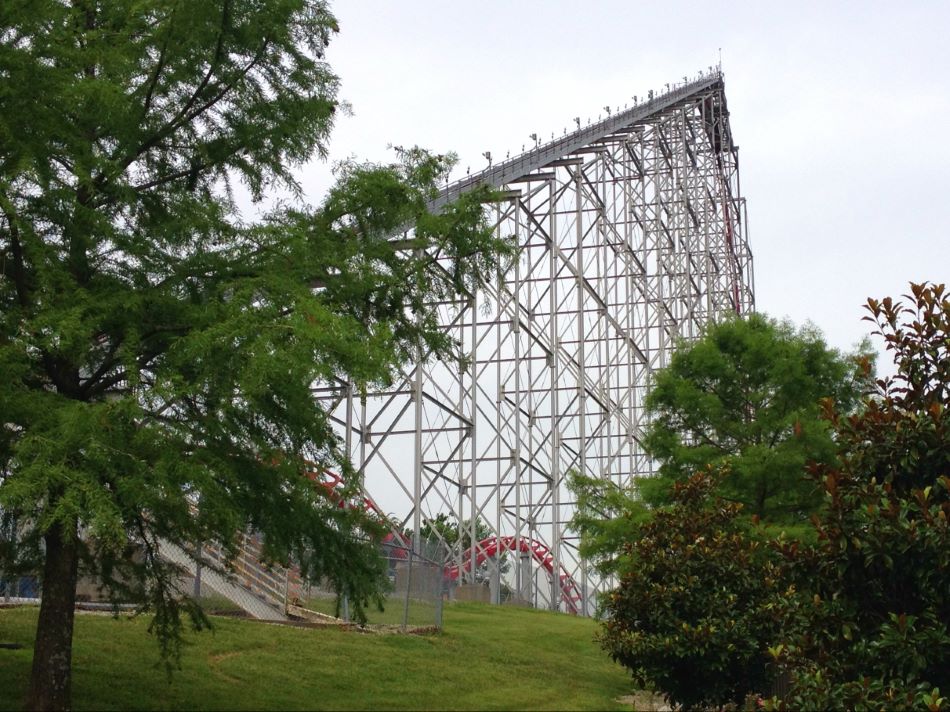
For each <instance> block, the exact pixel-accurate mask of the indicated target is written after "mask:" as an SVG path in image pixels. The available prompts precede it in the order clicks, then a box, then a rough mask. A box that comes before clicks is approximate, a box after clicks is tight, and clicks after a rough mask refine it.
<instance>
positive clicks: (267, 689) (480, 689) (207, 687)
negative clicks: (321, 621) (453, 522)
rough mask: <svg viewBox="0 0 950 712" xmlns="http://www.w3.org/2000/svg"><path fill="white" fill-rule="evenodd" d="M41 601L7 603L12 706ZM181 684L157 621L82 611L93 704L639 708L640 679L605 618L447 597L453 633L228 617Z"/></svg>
mask: <svg viewBox="0 0 950 712" xmlns="http://www.w3.org/2000/svg"><path fill="white" fill-rule="evenodd" d="M36 612H37V611H36V609H35V608H19V609H0V642H7V643H10V642H14V643H21V644H23V645H24V646H25V647H24V648H23V649H21V650H3V649H0V709H18V708H19V707H20V705H21V703H22V699H23V695H24V693H25V691H26V687H27V678H28V675H29V670H30V661H31V657H32V650H31V646H32V641H33V631H34V626H35V625H36ZM214 623H215V630H214V631H213V632H203V633H199V634H195V635H189V636H188V638H187V646H186V649H185V651H184V654H183V656H182V669H181V670H180V671H178V672H175V673H174V674H173V675H172V677H171V680H169V678H168V677H167V676H166V674H165V671H164V669H163V668H161V667H160V666H159V665H158V654H157V647H156V645H155V641H154V639H153V638H152V637H151V636H149V635H148V634H147V632H146V628H147V625H148V621H147V620H146V619H145V618H128V617H124V618H119V619H113V618H111V617H109V616H95V615H78V616H77V618H76V633H75V642H74V653H73V670H74V677H73V704H74V708H75V709H77V710H84V709H183V708H184V709H274V708H278V709H302V708H306V709H629V707H625V706H624V705H622V704H620V703H618V702H617V699H618V698H619V697H620V696H622V695H627V694H630V693H631V691H632V687H631V683H630V680H629V677H628V676H627V675H626V673H625V672H624V671H623V669H622V668H620V667H619V666H617V665H615V664H614V663H612V662H611V661H610V659H609V658H607V656H606V655H605V654H604V653H603V652H601V651H600V649H599V648H598V647H597V645H596V644H595V643H594V642H593V640H592V637H593V634H594V631H595V629H596V623H594V621H592V620H589V619H585V618H579V617H573V616H567V615H561V614H555V613H549V612H544V611H535V610H531V609H524V608H509V607H499V606H488V605H485V604H476V603H466V604H453V605H446V607H445V628H444V631H443V632H442V633H440V634H435V635H429V636H413V635H367V634H363V633H357V632H348V631H340V630H335V629H325V628H320V629H315V628H293V627H288V626H278V625H268V624H264V623H259V622H255V621H248V620H237V619H230V618H215V619H214Z"/></svg>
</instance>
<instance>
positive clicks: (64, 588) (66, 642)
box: [26, 524, 79, 710]
mask: <svg viewBox="0 0 950 712" xmlns="http://www.w3.org/2000/svg"><path fill="white" fill-rule="evenodd" d="M44 540H45V542H46V562H45V564H44V565H43V599H42V603H41V604H40V617H39V621H38V622H37V625H36V643H35V645H34V646H33V671H32V674H31V677H30V696H29V697H28V698H27V702H26V709H28V710H68V709H69V707H70V687H71V684H70V683H71V680H72V654H73V618H74V617H75V611H76V577H77V571H78V564H79V544H78V541H77V539H76V528H75V525H74V526H72V527H66V528H64V527H63V526H62V525H61V524H56V525H55V526H54V527H53V528H52V529H50V530H49V531H48V532H47V533H46V536H45V537H44Z"/></svg>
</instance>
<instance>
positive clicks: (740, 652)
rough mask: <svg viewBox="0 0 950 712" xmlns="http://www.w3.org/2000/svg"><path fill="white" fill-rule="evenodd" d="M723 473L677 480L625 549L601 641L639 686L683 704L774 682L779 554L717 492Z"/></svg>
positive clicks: (728, 698) (739, 694)
mask: <svg viewBox="0 0 950 712" xmlns="http://www.w3.org/2000/svg"><path fill="white" fill-rule="evenodd" d="M723 476H724V473H715V474H714V473H713V472H711V471H705V472H701V473H698V474H696V475H694V476H693V477H691V478H690V479H688V480H687V481H686V482H683V483H677V484H676V485H674V490H673V504H672V505H671V506H670V507H668V508H665V509H661V510H657V511H656V512H655V514H654V516H653V517H652V518H651V519H650V520H649V521H648V522H645V523H643V524H642V525H641V527H640V530H639V536H638V538H637V539H636V540H635V542H633V543H631V544H629V545H628V546H627V550H626V552H625V555H624V556H623V558H622V564H621V572H622V573H621V579H620V585H619V586H618V588H617V589H616V590H615V591H613V592H612V593H610V594H609V595H608V597H607V599H606V601H605V605H604V612H605V613H606V615H607V616H608V620H607V621H606V623H605V625H604V627H603V629H602V632H601V633H600V636H599V637H600V642H601V644H602V645H603V647H604V648H605V649H606V650H607V651H608V652H609V653H610V654H611V656H612V657H613V658H614V659H615V660H616V661H617V662H619V663H621V664H622V665H624V666H625V667H627V668H628V669H629V670H630V671H631V672H632V673H633V678H634V680H635V681H636V682H637V683H638V684H639V685H641V686H646V687H652V688H653V689H655V690H656V691H657V692H659V693H661V694H662V695H663V696H664V697H665V698H666V699H667V700H668V701H669V702H670V703H672V704H674V705H684V706H686V707H694V706H702V705H716V706H718V705H723V704H726V703H730V702H732V703H737V704H738V703H740V702H742V700H743V699H744V698H745V697H746V694H747V693H748V692H749V691H756V692H764V691H767V690H769V689H770V687H771V681H772V679H773V677H774V671H773V670H772V669H771V666H770V661H769V658H768V656H767V654H766V650H767V648H768V645H769V643H770V642H771V641H772V640H773V639H774V638H775V636H776V635H777V634H778V623H779V619H778V617H777V616H776V614H775V612H774V611H775V607H774V606H770V605H769V604H770V602H771V601H772V599H774V598H775V597H776V596H780V595H781V594H782V593H783V592H784V583H783V580H782V575H781V570H780V567H779V561H780V557H779V556H778V554H777V551H776V550H775V549H774V548H773V547H771V546H769V545H768V544H767V543H766V542H764V541H761V540H760V539H759V537H758V536H757V535H756V533H755V532H754V531H750V530H749V529H748V527H747V525H746V524H744V523H743V522H742V521H740V520H738V519H737V516H738V513H739V510H740V508H741V505H738V504H735V503H728V502H725V501H723V500H722V499H719V498H717V497H714V496H712V492H713V490H714V489H715V488H716V487H717V486H718V485H719V483H720V480H721V478H722V477H723Z"/></svg>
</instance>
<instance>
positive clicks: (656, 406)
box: [640, 314, 870, 523]
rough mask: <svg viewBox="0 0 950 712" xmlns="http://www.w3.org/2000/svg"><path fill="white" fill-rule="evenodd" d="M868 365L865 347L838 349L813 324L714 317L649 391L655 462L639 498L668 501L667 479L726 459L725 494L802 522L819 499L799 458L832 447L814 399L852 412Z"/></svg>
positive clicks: (649, 441) (649, 440) (750, 509)
mask: <svg viewBox="0 0 950 712" xmlns="http://www.w3.org/2000/svg"><path fill="white" fill-rule="evenodd" d="M869 373H870V361H869V359H868V358H867V357H866V356H865V357H860V358H857V357H845V356H842V355H841V354H839V353H838V352H836V351H834V350H833V349H830V348H828V347H827V346H826V345H825V343H824V340H823V339H822V337H821V335H820V334H819V333H818V332H817V330H815V329H814V328H811V327H805V328H802V329H795V328H794V327H793V326H792V325H790V324H788V323H783V322H777V321H774V320H771V319H768V318H766V317H764V316H762V315H759V314H752V315H749V316H748V317H746V318H733V319H728V320H726V321H722V322H719V323H716V324H713V325H711V326H710V328H709V330H708V331H707V332H706V333H705V334H704V336H703V337H702V338H701V339H699V340H698V341H696V342H694V343H690V344H683V345H681V346H680V347H679V348H678V349H677V350H676V351H675V352H674V354H673V356H672V358H671V359H670V364H669V366H668V367H667V368H665V369H664V370H662V371H660V372H659V373H657V375H656V378H655V381H654V383H653V385H652V387H651V390H650V393H649V394H648V396H647V399H646V406H647V409H648V412H649V413H650V414H651V416H652V421H651V424H650V426H649V427H648V430H647V434H646V438H645V441H644V448H645V449H646V451H647V452H648V453H649V454H650V455H651V456H652V457H653V458H654V459H656V460H657V461H658V462H659V464H660V467H659V471H658V476H657V477H656V478H652V479H648V480H645V481H643V482H642V483H641V485H640V492H641V495H642V497H643V500H644V501H645V502H647V503H648V504H650V505H653V506H657V505H661V504H664V503H667V502H669V501H670V491H671V490H670V486H671V484H672V483H674V482H681V481H683V480H685V479H686V478H688V477H689V476H690V475H692V474H693V473H694V472H696V471H697V470H700V469H702V468H704V467H706V466H707V465H710V464H712V465H716V466H720V465H722V466H725V467H726V468H727V471H728V473H729V474H728V475H727V476H726V478H725V479H724V480H723V482H722V485H721V488H720V494H721V496H723V497H725V498H726V499H729V500H731V501H735V502H739V503H741V504H743V505H745V512H746V513H748V514H751V515H756V516H758V517H760V518H762V519H764V520H766V521H774V522H782V523H785V522H795V521H803V520H804V519H806V518H807V515H808V514H810V513H811V512H813V511H814V510H815V509H816V507H817V506H818V504H819V503H820V501H821V498H820V493H819V492H817V491H816V489H815V487H814V485H813V483H811V482H809V481H807V480H806V479H805V478H804V477H803V475H802V473H803V471H804V467H805V464H806V462H809V461H817V462H831V461H833V459H834V452H835V448H834V443H833V440H832V436H831V432H830V429H829V427H828V425H827V423H826V422H825V421H823V420H822V419H821V413H820V409H819V406H818V403H819V401H820V400H821V399H822V398H830V399H831V400H832V401H833V402H834V403H835V405H836V407H838V408H839V409H840V411H841V412H843V413H847V412H850V411H851V410H852V408H853V407H854V405H855V404H856V402H857V400H858V398H859V396H860V395H861V393H862V390H863V389H864V388H865V387H866V385H867V381H868V376H869Z"/></svg>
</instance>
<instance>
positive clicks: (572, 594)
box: [445, 536, 581, 614]
mask: <svg viewBox="0 0 950 712" xmlns="http://www.w3.org/2000/svg"><path fill="white" fill-rule="evenodd" d="M473 548H474V550H475V566H480V565H481V564H482V563H484V561H485V560H486V559H489V558H491V557H493V556H496V555H497V554H499V553H503V552H505V551H518V552H521V553H524V554H531V557H532V558H533V559H534V560H535V561H536V562H537V563H538V564H539V565H540V566H542V567H543V568H544V569H545V570H547V572H548V573H549V574H551V576H554V575H555V571H554V556H553V555H552V554H551V551H550V550H549V549H548V547H547V546H545V545H544V544H542V543H541V542H540V541H536V540H534V539H527V538H525V537H513V536H490V537H487V538H485V539H482V540H481V541H480V542H478V543H477V544H476V545H475V546H474V547H473ZM462 561H463V562H464V563H463V564H462V567H461V571H470V570H471V568H472V549H468V550H467V551H466V552H464V553H463V554H462ZM558 569H559V571H558V573H557V576H558V583H559V585H560V588H561V600H562V601H564V604H565V606H567V610H568V611H569V612H571V613H574V614H577V612H578V602H579V601H580V600H581V591H580V589H579V588H578V586H577V583H575V581H574V579H573V578H572V577H571V575H570V574H569V573H567V571H566V570H565V569H564V567H563V566H559V567H558ZM445 571H446V578H449V579H452V580H453V581H454V580H457V579H458V577H459V574H460V572H461V571H460V569H459V567H458V566H449V567H446V570H445Z"/></svg>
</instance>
